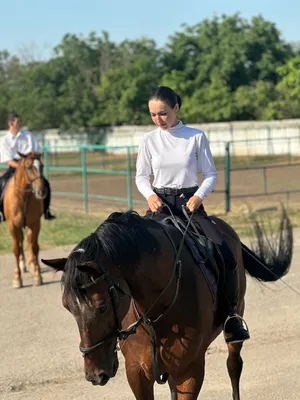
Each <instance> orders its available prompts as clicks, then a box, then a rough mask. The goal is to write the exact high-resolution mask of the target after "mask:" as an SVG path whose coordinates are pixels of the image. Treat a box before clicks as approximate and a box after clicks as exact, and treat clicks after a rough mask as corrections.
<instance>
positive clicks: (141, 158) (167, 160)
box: [135, 121, 217, 200]
mask: <svg viewBox="0 0 300 400" xmlns="http://www.w3.org/2000/svg"><path fill="white" fill-rule="evenodd" d="M199 172H200V173H201V174H202V175H203V178H204V179H203V181H202V183H201V185H200V187H199V188H198V190H197V191H196V192H195V195H197V196H199V197H200V198H201V199H202V200H203V199H204V198H205V197H206V196H207V195H208V194H209V193H210V192H211V191H212V190H213V188H214V186H215V185H216V182H217V171H216V168H215V164H214V161H213V158H212V154H211V151H210V147H209V143H208V140H207V138H206V136H205V133H204V132H203V131H201V130H198V129H194V128H189V127H187V126H185V125H184V124H183V123H182V122H181V121H179V122H178V124H177V125H176V126H174V127H172V128H170V129H168V130H163V129H160V128H156V129H155V130H153V131H151V132H148V133H146V134H144V136H143V139H142V142H141V144H140V147H139V152H138V157H137V162H136V177H135V181H136V185H137V188H138V190H139V191H140V192H141V194H142V195H143V196H144V197H145V198H146V200H148V198H149V197H150V196H151V195H153V194H155V193H154V191H153V188H152V186H151V183H150V177H151V175H154V181H153V187H155V188H177V189H182V188H190V187H195V186H199V179H198V173H199Z"/></svg>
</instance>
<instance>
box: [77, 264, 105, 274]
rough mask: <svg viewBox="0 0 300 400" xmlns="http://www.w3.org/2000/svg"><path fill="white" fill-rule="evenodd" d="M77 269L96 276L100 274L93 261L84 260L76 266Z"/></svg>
mask: <svg viewBox="0 0 300 400" xmlns="http://www.w3.org/2000/svg"><path fill="white" fill-rule="evenodd" d="M76 268H77V269H78V270H79V271H81V272H83V273H85V274H88V275H90V276H91V277H92V278H96V277H98V276H99V275H100V271H99V267H98V265H97V264H96V263H95V262H94V261H86V262H84V263H82V264H80V265H77V267H76Z"/></svg>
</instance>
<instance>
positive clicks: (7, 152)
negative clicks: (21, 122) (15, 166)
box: [0, 131, 41, 164]
mask: <svg viewBox="0 0 300 400" xmlns="http://www.w3.org/2000/svg"><path fill="white" fill-rule="evenodd" d="M40 151H41V146H40V145H39V143H38V141H37V140H36V139H35V137H34V136H33V134H32V133H31V132H30V131H19V132H18V133H17V135H13V134H12V133H11V132H9V131H8V132H7V134H6V135H5V136H4V137H3V138H2V141H1V143H0V164H2V163H6V162H7V161H10V160H13V159H17V160H18V159H19V158H20V156H19V154H18V152H19V153H22V154H28V153H30V152H40Z"/></svg>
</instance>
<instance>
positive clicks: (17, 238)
mask: <svg viewBox="0 0 300 400" xmlns="http://www.w3.org/2000/svg"><path fill="white" fill-rule="evenodd" d="M9 230H10V234H11V236H12V239H13V252H14V255H15V258H16V264H15V269H14V280H13V288H15V289H19V288H21V287H23V281H22V276H21V269H20V255H21V254H22V252H23V230H22V228H17V227H16V226H14V225H13V224H12V223H11V224H9Z"/></svg>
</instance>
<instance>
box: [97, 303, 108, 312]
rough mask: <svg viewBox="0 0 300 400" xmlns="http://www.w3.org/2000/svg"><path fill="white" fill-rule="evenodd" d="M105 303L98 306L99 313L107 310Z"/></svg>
mask: <svg viewBox="0 0 300 400" xmlns="http://www.w3.org/2000/svg"><path fill="white" fill-rule="evenodd" d="M107 308H108V307H107V305H106V304H104V305H103V306H100V307H99V309H98V310H99V312H100V314H104V313H105V311H106V310H107Z"/></svg>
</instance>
